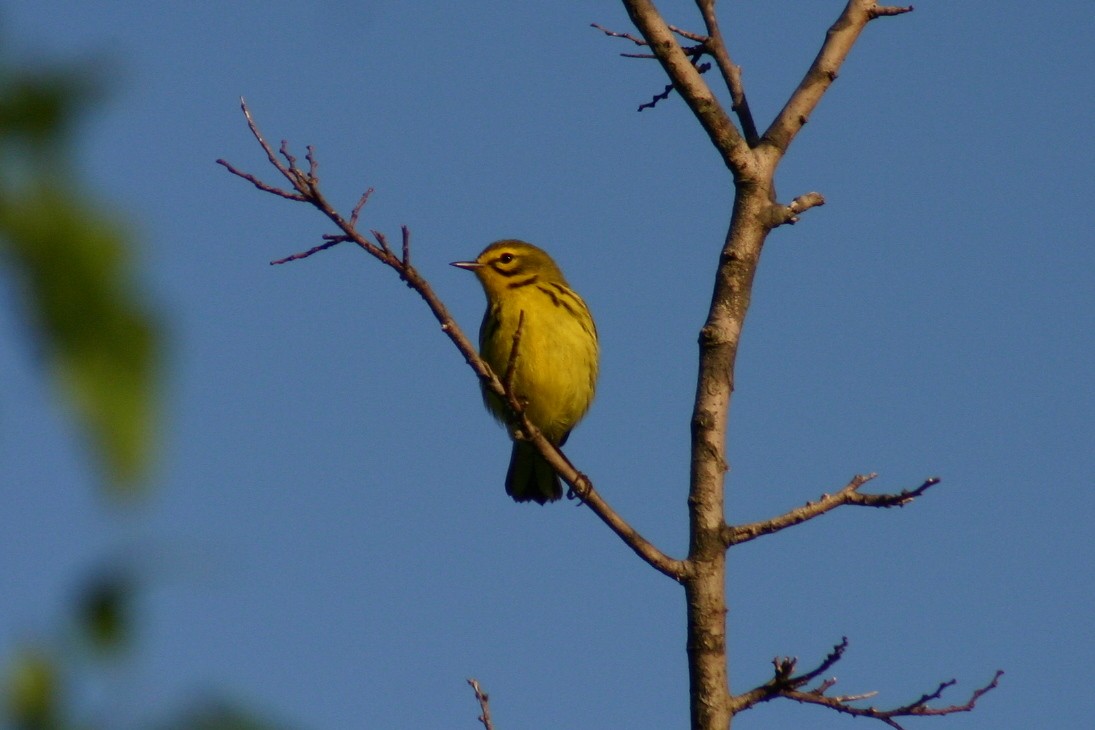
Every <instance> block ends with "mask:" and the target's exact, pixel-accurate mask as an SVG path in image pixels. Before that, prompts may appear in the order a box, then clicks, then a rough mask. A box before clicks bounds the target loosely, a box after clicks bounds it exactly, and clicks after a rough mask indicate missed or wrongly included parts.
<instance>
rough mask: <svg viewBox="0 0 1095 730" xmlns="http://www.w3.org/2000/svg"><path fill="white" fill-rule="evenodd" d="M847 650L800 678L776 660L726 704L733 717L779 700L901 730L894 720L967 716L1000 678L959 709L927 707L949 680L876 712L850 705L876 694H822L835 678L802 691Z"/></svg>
mask: <svg viewBox="0 0 1095 730" xmlns="http://www.w3.org/2000/svg"><path fill="white" fill-rule="evenodd" d="M847 648H848V637H844V638H843V639H841V641H840V643H839V644H837V645H836V646H834V647H833V650H832V651H830V652H829V654H828V655H826V657H825V658H824V659H823V660H822V661H821V663H820V664H819V665H818V666H817V667H815V668H814V669H812V670H810V671H808V672H803V673H802V674H795V670H796V665H797V663H798V660H797V659H795V658H794V657H776V658H775V659H773V660H772V665H773V666H774V668H775V671H774V673H773V676H772V678H771V679H769V680H768V681H767V682H765V683H764V684H762V685H760V686H759V687H756V688H754V689H751V690H749V691H748V692H744V693H742V694H740V695H736V696H734V697H732V698H731V700H730V702H731V705H732V707H733V708H734V713H735V714H736V713H738V712H742V711H744V710H748V709H749V708H751V707H754V706H756V705H758V704H760V703H762V702H769V701H771V700H774V699H777V698H783V699H788V700H794V701H795V702H800V703H802V704H809V705H820V706H822V707H827V708H829V709H830V710H835V711H836V712H840V713H842V714H845V715H851V716H852V717H870V718H874V719H875V720H880V721H882V722H883V723H885V724H886V725H888V726H890V727H892V728H896V730H904V728H902V726H901V725H900V724H899V723H898V721H897V719H896V718H901V717H931V716H940V715H953V714H955V713H958V712H969V711H970V710H972V709H973V708H974V707H975V706H976V704H977V701H978V700H979V699H980V698H981V697H982V695H984V694H985V693H986V692H989V691H991V690H993V689H995V688H996V686H997V685H998V684H999V681H1000V677H1002V676H1003V675H1004V673H1003V671H1000V670H997V671H996V674H994V675H993V677H992V680H991V681H989V683H988V684H986V685H984V686H982V687H979V688H978V689H975V690H974V691H973V692H972V693H971V695H970V698H969V699H968V700H967V701H966V702H965V703H963V704H960V705H949V706H947V707H932V706H931V705H929V703H930V702H933V701H935V700H938V699H939V698H941V697H942V696H943V692H944V691H946V690H947V689H948V688H949V687H952V686H954V685H955V684H956V681H955V680H953V679H951V680H947V681H946V682H940V683H939V685H938V686H937V687H936V688H935V689H934V690H933V691H931V692H926V693H924V694H922V695H920V697H918V698H917V699H916V700H914V701H912V702H910V703H908V704H905V705H901V706H900V707H894V708H891V709H880V708H878V707H873V706H871V707H860V706H857V705H854V704H852V703H854V702H862V701H863V700H866V699H870V698H871V697H874V696H875V695H877V694H878V693H877V692H863V693H859V694H854V695H829V694H826V693H827V692H828V691H829V690H830V689H832V687H833V686H834V685H835V684H836V679H835V678H828V679H823V680H821V681H820V682H818V684H817V685H816V686H814V687H813V688H812V689H805V687H806V686H807V685H809V684H811V683H812V682H814V680H816V679H817V678H818V677H820V676H821V675H822V674H824V673H826V672H828V671H829V670H830V669H831V668H832V667H833V665H835V664H836V663H837V662H839V661H840V660H841V658H843V656H844V652H845V650H847Z"/></svg>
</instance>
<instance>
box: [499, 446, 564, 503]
mask: <svg viewBox="0 0 1095 730" xmlns="http://www.w3.org/2000/svg"><path fill="white" fill-rule="evenodd" d="M506 494H508V495H509V496H511V497H513V499H514V501H516V502H528V501H530V500H531V501H533V502H539V503H540V504H545V503H547V502H554V501H555V500H557V499H560V498H561V497H562V496H563V483H562V482H561V481H560V480H559V475H557V474H556V473H555V470H554V469H552V468H551V464H549V463H547V461H546V460H545V459H544V457H543V456H541V455H540V452H539V451H537V450H536V447H535V446H533V445H532V444H530V443H528V442H527V441H514V442H513V452H512V453H511V454H510V459H509V471H507V472H506Z"/></svg>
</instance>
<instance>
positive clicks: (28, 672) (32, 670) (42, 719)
mask: <svg viewBox="0 0 1095 730" xmlns="http://www.w3.org/2000/svg"><path fill="white" fill-rule="evenodd" d="M58 675H59V672H58V670H57V667H56V665H55V663H54V661H53V659H52V658H51V657H50V656H48V655H47V654H45V653H44V652H42V651H40V650H37V649H25V650H24V651H22V652H20V653H19V654H18V655H17V656H16V657H15V660H14V661H13V662H12V663H11V666H10V668H9V669H8V674H7V677H6V682H5V685H6V686H5V687H4V690H5V692H4V699H5V704H6V707H5V710H6V713H7V716H8V718H9V719H10V722H11V727H12V728H13V730H55V729H57V728H61V727H62V726H63V723H62V722H61V719H60V705H61V702H60V698H59V695H60V684H61V682H60V679H59V676H58ZM5 727H6V725H5Z"/></svg>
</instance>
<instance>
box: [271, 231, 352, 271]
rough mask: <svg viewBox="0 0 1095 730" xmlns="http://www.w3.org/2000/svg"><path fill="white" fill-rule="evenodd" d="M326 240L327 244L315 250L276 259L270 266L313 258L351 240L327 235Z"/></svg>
mask: <svg viewBox="0 0 1095 730" xmlns="http://www.w3.org/2000/svg"><path fill="white" fill-rule="evenodd" d="M324 238H326V239H327V242H326V243H321V244H319V245H318V246H315V247H313V248H310V249H308V250H307V251H302V252H301V253H295V254H292V255H290V256H286V257H285V258H281V259H274V260H273V261H271V262H270V265H271V266H276V265H278V264H287V263H289V262H290V261H299V260H300V259H306V258H308V257H309V256H311V255H312V254H315V253H319V252H320V251H325V250H326V249H329V248H331V247H332V246H337V245H338V244H340V243H346V242H347V241H349V240H350V239H349V238H347V237H346V236H334V235H327V236H324Z"/></svg>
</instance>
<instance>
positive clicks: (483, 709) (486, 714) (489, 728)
mask: <svg viewBox="0 0 1095 730" xmlns="http://www.w3.org/2000/svg"><path fill="white" fill-rule="evenodd" d="M468 684H470V685H471V688H472V691H473V692H475V700H476V702H478V703H479V717H478V718H476V719H477V720H479V722H481V723H483V730H494V722H493V721H492V720H491V719H490V697H489V696H488V695H487V693H486V692H484V691H483V688H482V687H480V686H479V680H477V679H469V680H468Z"/></svg>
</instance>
